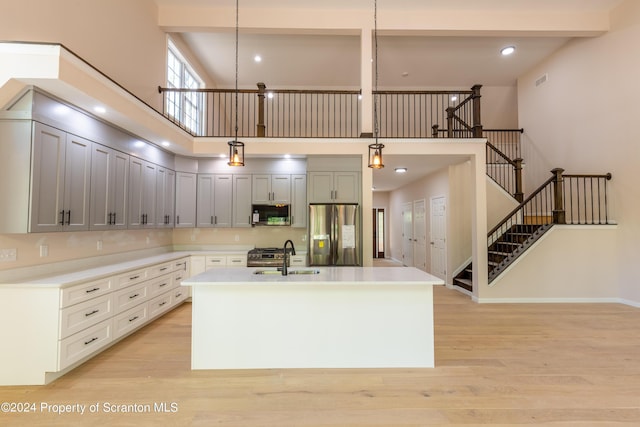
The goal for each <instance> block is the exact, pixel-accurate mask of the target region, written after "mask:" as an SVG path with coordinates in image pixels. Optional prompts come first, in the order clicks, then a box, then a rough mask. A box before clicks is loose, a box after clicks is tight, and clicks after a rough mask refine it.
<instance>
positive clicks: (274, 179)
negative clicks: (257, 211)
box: [252, 174, 291, 205]
mask: <svg viewBox="0 0 640 427" xmlns="http://www.w3.org/2000/svg"><path fill="white" fill-rule="evenodd" d="M252 201H253V203H254V204H256V205H274V204H289V203H291V176H290V175H282V174H280V175H270V174H260V175H253V187H252Z"/></svg>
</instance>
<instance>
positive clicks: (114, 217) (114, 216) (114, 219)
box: [113, 212, 117, 225]
mask: <svg viewBox="0 0 640 427" xmlns="http://www.w3.org/2000/svg"><path fill="white" fill-rule="evenodd" d="M116 215H117V213H116V212H114V213H113V225H116Z"/></svg>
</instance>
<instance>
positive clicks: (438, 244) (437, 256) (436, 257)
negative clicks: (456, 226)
mask: <svg viewBox="0 0 640 427" xmlns="http://www.w3.org/2000/svg"><path fill="white" fill-rule="evenodd" d="M446 208H447V206H446V199H445V198H444V196H443V197H433V198H431V241H430V244H431V274H433V275H434V276H437V277H439V278H441V279H445V278H446V274H447V221H446V219H447V217H446V211H447V209H446Z"/></svg>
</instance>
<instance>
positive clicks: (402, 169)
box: [395, 168, 407, 173]
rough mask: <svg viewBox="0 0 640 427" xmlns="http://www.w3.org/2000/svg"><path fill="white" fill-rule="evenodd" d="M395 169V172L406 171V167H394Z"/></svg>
mask: <svg viewBox="0 0 640 427" xmlns="http://www.w3.org/2000/svg"><path fill="white" fill-rule="evenodd" d="M395 171H396V173H405V172H406V171H407V168H396V169H395Z"/></svg>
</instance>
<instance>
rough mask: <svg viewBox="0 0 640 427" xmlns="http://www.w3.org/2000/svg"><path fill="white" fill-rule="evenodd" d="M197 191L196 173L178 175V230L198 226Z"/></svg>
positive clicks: (180, 173)
mask: <svg viewBox="0 0 640 427" xmlns="http://www.w3.org/2000/svg"><path fill="white" fill-rule="evenodd" d="M196 189H197V175H196V174H195V173H188V172H178V173H177V174H176V208H175V209H176V224H175V226H176V228H192V227H195V226H196Z"/></svg>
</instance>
